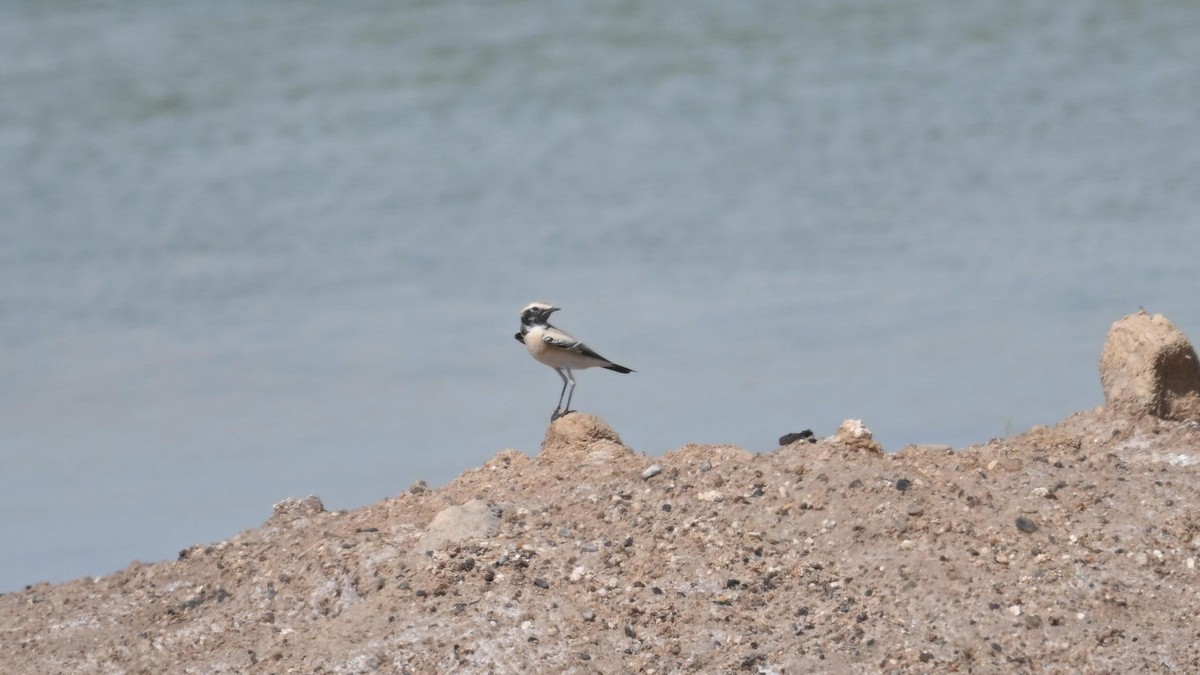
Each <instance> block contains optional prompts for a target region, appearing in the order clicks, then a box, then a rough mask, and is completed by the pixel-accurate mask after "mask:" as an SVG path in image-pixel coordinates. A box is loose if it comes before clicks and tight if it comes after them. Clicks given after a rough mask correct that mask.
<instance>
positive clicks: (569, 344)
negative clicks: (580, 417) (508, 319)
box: [513, 302, 634, 421]
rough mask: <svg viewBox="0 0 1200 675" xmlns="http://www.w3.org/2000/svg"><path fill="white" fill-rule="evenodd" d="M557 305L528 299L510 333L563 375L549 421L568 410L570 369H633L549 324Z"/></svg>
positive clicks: (537, 357) (573, 391)
mask: <svg viewBox="0 0 1200 675" xmlns="http://www.w3.org/2000/svg"><path fill="white" fill-rule="evenodd" d="M558 309H559V308H558V307H551V306H550V305H547V304H546V303H544V302H531V303H529V305H528V306H526V307H525V309H523V310H521V331H520V332H519V333H517V334H516V335H514V336H513V337H515V338H516V339H517V342H520V343H522V344H524V345H525V347H526V348H527V349H528V350H529V353H530V354H532V355H533V358H535V359H537V360H538V361H541V362H542V363H544V364H546V365H548V366H550V367H551V368H553V369H554V372H556V373H558V376H559V377H561V378H562V381H563V388H562V391H561V392H559V394H558V405H557V406H555V408H554V414H553V415H551V416H550V419H551V420H552V421H553V420H555V419H558V418H559V417H561V416H563V415H566V414H567V413H569V412H571V396H573V395H574V394H575V377H574V376H573V375H572V374H571V371H572V370H573V369H583V368H594V367H596V366H599V367H601V368H607V369H609V370H615V371H617V372H618V373H632V372H634V371H632V370H630V369H629V368H626V367H625V366H619V365H617V364H615V363H613V362H612V361H609V360H608V359H606V358H604V357H603V356H600V355H599V354H597V353H596V352H594V351H592V349H591V348H590V347H588V346H587V345H585V344H583V343H582V342H580V341H579V340H576V339H575V338H573V337H571V336H570V335H567V334H566V333H564V332H562V331H561V330H559V329H557V328H555V327H554V326H551V325H550V315H551V314H552V313H554V312H557V311H558ZM568 384H569V385H571V391H570V393H567V385H568ZM564 395H565V396H566V397H567V406H566V407H565V408H564V407H563V404H562V401H563V396H564Z"/></svg>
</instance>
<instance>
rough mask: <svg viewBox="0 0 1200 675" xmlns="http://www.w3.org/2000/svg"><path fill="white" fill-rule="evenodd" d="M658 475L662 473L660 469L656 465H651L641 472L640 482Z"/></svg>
mask: <svg viewBox="0 0 1200 675" xmlns="http://www.w3.org/2000/svg"><path fill="white" fill-rule="evenodd" d="M660 473H662V467H661V466H659V465H658V464H651V465H650V466H648V467H646V470H645V471H643V472H642V480H650V479H651V478H654V477H655V476H657V475H658V474H660Z"/></svg>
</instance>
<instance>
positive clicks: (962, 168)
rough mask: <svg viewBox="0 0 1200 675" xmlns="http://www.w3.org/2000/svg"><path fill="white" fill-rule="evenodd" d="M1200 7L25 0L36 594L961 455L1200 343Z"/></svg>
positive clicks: (1, 169) (22, 209) (6, 21)
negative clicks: (465, 492) (834, 468)
mask: <svg viewBox="0 0 1200 675" xmlns="http://www.w3.org/2000/svg"><path fill="white" fill-rule="evenodd" d="M1198 35H1200V5H1198V4H1197V3H1195V2H1190V1H1181V0H1176V1H1170V0H1165V1H1163V2H1154V3H1140V2H1132V1H1116V0H1062V1H1060V2H1053V3H1047V2H1036V1H1033V0H983V1H980V2H973V3H945V2H935V1H932V0H813V1H810V2H785V1H782V0H779V1H754V0H752V1H749V2H729V1H720V2H717V1H711V0H701V1H697V2H689V3H665V2H650V1H645V2H642V1H631V0H604V1H601V0H587V1H584V0H579V1H576V0H565V1H562V2H534V1H531V0H501V1H495V0H489V1H486V2H485V1H482V0H445V1H442V2H427V1H420V2H418V1H404V0H391V1H382V0H366V1H363V2H356V3H350V4H347V3H325V2H309V1H299V0H261V1H259V2H241V1H240V0H213V1H209V2H201V3H193V2H184V1H182V0H173V1H160V2H149V1H143V0H104V1H99V0H97V1H86V2H85V1H78V2H34V1H32V0H0V591H6V590H13V589H15V588H19V587H20V586H21V585H24V584H27V583H31V582H34V581H38V580H51V581H60V580H65V579H68V578H73V577H76V576H81V575H99V574H103V573H106V572H110V571H113V570H115V569H118V568H120V567H122V566H124V565H126V564H128V563H129V562H130V561H131V560H133V559H135V558H136V559H141V560H146V561H150V560H161V559H168V558H172V557H174V555H175V553H176V552H177V551H178V550H179V549H181V548H183V547H186V546H187V545H190V544H193V543H203V542H210V541H217V540H221V539H225V538H228V537H230V536H232V535H233V534H235V533H236V532H238V531H239V530H241V529H245V528H248V527H253V526H256V525H258V524H260V523H261V522H262V521H263V520H265V519H266V518H267V517H268V516H269V514H270V511H271V505H272V504H273V503H275V502H277V501H279V500H281V499H283V498H285V497H289V496H297V497H302V496H305V495H308V494H317V495H319V496H320V497H322V498H323V499H324V501H325V503H326V505H327V507H329V508H351V507H356V506H361V505H365V504H368V503H371V502H373V501H375V500H378V499H380V498H382V497H386V496H389V495H394V494H396V493H398V492H401V491H403V490H404V489H406V488H407V487H408V486H409V485H410V484H411V483H412V482H413V481H415V480H417V479H425V480H427V481H429V482H430V483H432V484H440V483H445V482H446V481H448V480H450V479H451V478H453V477H454V476H456V475H458V474H459V473H460V472H462V471H463V470H465V469H468V468H470V467H474V466H477V465H479V464H480V463H482V462H484V461H485V460H486V459H487V458H489V457H490V456H491V455H493V454H494V453H495V452H497V451H499V450H501V449H503V448H506V447H513V448H517V449H519V450H522V451H523V452H525V453H527V454H535V453H536V452H537V450H538V446H539V443H540V441H541V438H542V434H543V433H544V430H545V426H546V423H547V421H548V418H549V414H550V412H551V410H552V408H553V405H554V402H555V400H556V399H557V397H558V393H559V387H560V381H559V379H558V377H557V376H556V375H555V374H554V372H553V371H551V370H550V369H548V368H545V367H543V366H541V365H538V364H537V363H535V362H533V361H532V360H531V359H530V357H529V356H528V355H527V354H526V353H525V352H524V349H523V348H522V347H521V346H520V345H518V344H516V342H514V341H513V338H512V334H513V333H514V332H515V330H516V328H517V313H518V311H519V310H520V309H521V307H522V306H524V305H525V304H526V303H527V302H529V301H531V300H535V299H540V300H547V301H551V302H553V303H555V304H557V305H559V306H561V307H563V308H564V309H563V311H562V312H560V313H559V314H557V315H556V318H557V320H558V321H557V323H558V325H559V326H561V327H563V328H564V329H566V330H568V331H570V332H572V333H574V334H576V335H577V336H579V337H581V338H583V339H585V340H586V341H587V342H588V343H589V344H590V345H591V346H592V347H594V348H595V349H597V350H598V351H600V352H601V353H603V354H605V355H606V356H608V357H609V358H612V359H613V360H616V361H618V362H620V363H624V364H626V365H628V366H631V367H633V368H635V369H636V370H637V371H638V372H637V374H634V375H628V376H624V375H616V374H614V373H611V372H607V371H600V370H590V371H584V372H582V373H579V374H578V379H579V388H578V390H577V392H576V396H575V404H576V405H575V407H576V408H577V409H579V410H582V411H585V412H591V413H595V414H598V415H600V416H602V417H603V418H605V419H606V420H607V421H608V422H609V423H611V424H612V425H613V426H614V427H615V428H616V429H617V430H618V432H619V433H620V434H621V435H622V438H623V439H624V440H625V442H626V443H627V444H629V445H631V446H632V447H634V448H635V449H637V450H639V451H642V452H646V453H649V454H654V455H659V454H661V453H663V452H664V451H667V450H670V449H673V448H676V447H679V446H681V445H683V444H686V443H691V442H697V443H736V444H739V445H742V446H744V447H746V448H747V449H749V450H753V451H756V452H757V451H769V450H771V449H773V448H774V447H775V440H776V439H777V438H778V437H779V436H780V435H782V434H784V433H787V432H791V431H799V430H802V429H805V428H811V429H813V430H814V431H816V432H817V434H818V435H827V434H829V433H832V432H833V430H834V429H835V428H836V426H837V425H838V424H839V423H840V422H841V421H842V420H843V419H846V418H861V419H863V420H864V422H865V423H866V424H867V426H869V427H870V428H871V429H872V430H873V431H874V432H875V434H876V437H877V438H878V439H879V440H881V441H882V442H883V444H884V445H885V447H886V448H887V449H889V450H897V449H899V448H900V447H902V446H903V445H905V444H907V443H948V444H953V445H955V446H963V445H967V444H970V443H976V442H982V441H986V440H988V439H989V438H991V437H995V436H1002V435H1005V434H1007V433H1010V432H1019V431H1022V430H1024V429H1027V428H1028V427H1029V426H1031V425H1033V424H1044V423H1053V422H1055V421H1057V420H1059V419H1061V418H1062V417H1064V416H1066V415H1067V414H1069V413H1071V412H1073V411H1076V410H1080V409H1086V408H1090V407H1093V406H1095V405H1097V404H1099V403H1100V402H1101V401H1102V394H1101V391H1100V387H1099V383H1098V376H1097V360H1098V357H1099V353H1100V348H1101V346H1102V343H1103V340H1104V336H1105V332H1106V331H1107V329H1108V327H1109V325H1110V324H1111V322H1112V321H1114V320H1116V319H1118V318H1120V317H1121V316H1123V315H1125V314H1127V313H1129V312H1132V311H1135V310H1137V308H1138V307H1139V306H1144V307H1146V308H1147V309H1148V310H1150V311H1153V312H1162V313H1165V314H1166V315H1167V316H1168V318H1170V319H1172V320H1173V321H1175V323H1176V324H1177V325H1179V327H1180V328H1182V329H1183V330H1184V331H1185V332H1187V333H1188V334H1189V335H1190V336H1191V337H1192V338H1193V339H1200V315H1198V313H1197V308H1198V307H1200V274H1198V273H1197V269H1196V262H1197V254H1198V253H1200V142H1198V140H1200V39H1197V36H1198Z"/></svg>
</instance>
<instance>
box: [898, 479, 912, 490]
mask: <svg viewBox="0 0 1200 675" xmlns="http://www.w3.org/2000/svg"><path fill="white" fill-rule="evenodd" d="M910 487H912V481H911V480H909V479H907V478H901V479H900V480H898V481H896V489H897V490H899V491H901V492H908V488H910Z"/></svg>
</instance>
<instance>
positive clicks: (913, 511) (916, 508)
mask: <svg viewBox="0 0 1200 675" xmlns="http://www.w3.org/2000/svg"><path fill="white" fill-rule="evenodd" d="M922 513H925V507H924V506H921V505H920V504H909V505H908V515H910V516H919V515H921V514H922Z"/></svg>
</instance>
